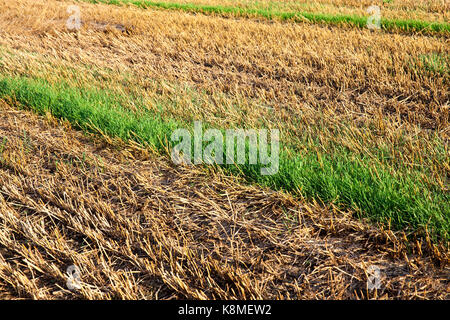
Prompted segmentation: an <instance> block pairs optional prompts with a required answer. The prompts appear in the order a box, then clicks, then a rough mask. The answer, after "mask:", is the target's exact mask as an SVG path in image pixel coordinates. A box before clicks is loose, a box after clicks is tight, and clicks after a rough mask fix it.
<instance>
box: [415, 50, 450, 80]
mask: <svg viewBox="0 0 450 320" xmlns="http://www.w3.org/2000/svg"><path fill="white" fill-rule="evenodd" d="M419 61H420V62H421V64H422V66H423V68H424V69H425V70H427V71H428V72H432V73H438V74H441V75H445V74H449V72H450V68H449V67H450V55H449V54H442V53H431V54H422V55H420V56H419Z"/></svg>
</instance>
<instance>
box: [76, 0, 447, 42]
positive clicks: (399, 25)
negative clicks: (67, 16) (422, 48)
mask: <svg viewBox="0 0 450 320" xmlns="http://www.w3.org/2000/svg"><path fill="white" fill-rule="evenodd" d="M83 1H87V2H91V3H106V4H115V5H122V4H133V5H136V6H138V7H141V8H160V9H172V10H183V11H187V12H193V13H204V14H217V15H232V16H239V17H260V18H265V19H269V20H273V19H278V20H282V21H286V20H289V21H293V22H305V18H306V19H307V20H309V21H310V22H313V23H323V24H331V25H352V26H356V27H359V28H367V17H362V16H356V15H331V14H322V13H311V12H300V11H299V12H282V11H276V10H273V9H253V8H242V7H226V6H211V5H201V4H193V3H171V2H159V1H149V0H83ZM381 28H382V29H383V30H386V31H398V30H401V31H407V32H432V33H445V34H447V33H450V24H449V23H445V22H428V21H419V20H398V19H383V18H382V19H381Z"/></svg>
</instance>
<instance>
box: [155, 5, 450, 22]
mask: <svg viewBox="0 0 450 320" xmlns="http://www.w3.org/2000/svg"><path fill="white" fill-rule="evenodd" d="M163 2H168V3H180V4H197V5H211V6H225V7H242V8H249V9H265V10H274V11H277V12H313V13H322V14H331V15H340V14H341V15H357V16H363V17H364V16H367V17H368V16H369V15H370V14H369V13H368V12H367V9H368V8H369V7H370V6H378V7H379V8H380V10H381V11H380V13H381V16H382V17H383V18H386V19H400V20H424V21H439V22H448V21H449V18H450V13H449V12H450V5H449V3H448V1H445V0H434V1H427V0H420V1H414V0H403V1H398V0H397V1H392V2H391V3H386V2H384V1H383V0H300V1H298V0H282V1H270V0H263V1H255V0H166V1H163Z"/></svg>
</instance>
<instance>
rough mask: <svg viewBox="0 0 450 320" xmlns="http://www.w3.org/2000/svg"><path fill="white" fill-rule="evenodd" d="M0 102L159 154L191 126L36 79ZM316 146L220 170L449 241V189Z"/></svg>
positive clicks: (115, 98) (2, 86)
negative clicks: (263, 163)
mask: <svg viewBox="0 0 450 320" xmlns="http://www.w3.org/2000/svg"><path fill="white" fill-rule="evenodd" d="M0 99H7V100H8V101H13V102H14V103H15V104H16V105H17V106H19V107H25V108H27V109H30V110H33V111H34V112H36V113H38V114H41V115H43V114H46V113H47V112H50V113H51V114H52V115H53V116H55V117H58V118H61V119H66V120H68V121H70V122H71V123H72V124H73V125H74V126H75V127H77V128H79V129H82V130H84V131H90V132H98V131H97V129H99V130H101V131H102V132H103V133H105V134H107V135H109V136H111V137H118V138H121V139H123V140H124V141H129V140H134V141H136V142H138V143H140V144H142V145H144V146H146V147H149V148H152V149H153V150H155V151H157V152H159V153H162V154H164V153H165V152H166V151H167V150H168V149H170V147H172V146H173V143H172V142H171V140H170V137H171V134H172V132H173V131H174V130H175V129H177V128H189V129H190V130H192V127H193V123H186V122H183V121H180V120H177V119H164V118H163V117H162V116H161V115H160V114H157V113H155V112H151V111H147V109H146V108H145V107H144V106H142V105H141V106H140V105H139V104H140V103H141V102H140V101H139V100H136V101H133V103H135V104H136V105H137V106H138V107H139V106H140V107H139V108H138V110H139V111H136V112H135V111H132V110H130V109H129V108H127V107H126V105H127V100H130V99H133V97H129V96H124V95H120V94H117V93H114V92H110V91H106V90H100V89H85V88H75V87H71V86H68V85H67V84H64V83H59V84H53V85H51V84H49V83H48V82H46V81H44V80H40V79H30V78H23V77H6V76H0ZM95 128H96V129H95ZM224 129H225V128H222V130H224ZM318 150H320V148H315V150H313V149H311V148H310V150H307V151H303V152H295V151H294V150H293V149H291V148H290V147H287V144H285V145H284V146H283V145H281V147H280V169H279V171H278V173H277V174H275V175H272V176H262V175H261V174H260V170H259V169H260V167H259V166H258V165H249V164H245V165H238V166H233V165H223V166H222V167H223V169H225V170H226V171H228V172H229V173H232V174H236V175H238V176H242V177H244V178H246V179H247V180H248V181H249V182H251V183H257V184H260V185H264V186H268V187H270V188H273V189H275V190H285V191H287V192H291V193H292V194H294V195H298V196H303V197H306V198H309V199H312V198H314V199H318V200H320V201H324V202H333V203H335V204H336V205H339V206H341V207H342V208H347V209H352V210H355V212H356V213H357V214H358V215H359V216H361V217H367V218H369V219H371V220H372V221H374V222H381V223H390V224H391V226H392V227H393V228H394V229H396V230H399V229H402V230H407V231H411V232H414V231H419V233H420V230H423V229H424V228H425V226H426V227H427V228H428V230H429V231H430V232H431V235H432V237H433V238H434V240H437V241H439V242H441V241H443V242H444V243H446V244H448V240H449V230H450V206H449V205H448V204H449V200H450V199H449V198H450V197H449V195H448V194H445V193H443V192H442V191H440V190H434V189H433V188H432V187H430V186H427V185H425V184H424V183H423V182H421V180H420V179H419V177H418V175H415V174H414V172H410V171H408V172H406V171H405V172H402V171H401V170H399V171H398V172H396V173H392V172H390V171H388V170H387V169H385V168H383V167H381V166H380V165H378V164H375V163H374V162H373V160H371V159H367V158H364V157H363V156H359V155H355V154H353V153H351V152H349V151H348V150H346V149H345V148H341V149H339V148H338V149H336V150H334V152H333V154H327V153H320V152H319V151H318Z"/></svg>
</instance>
